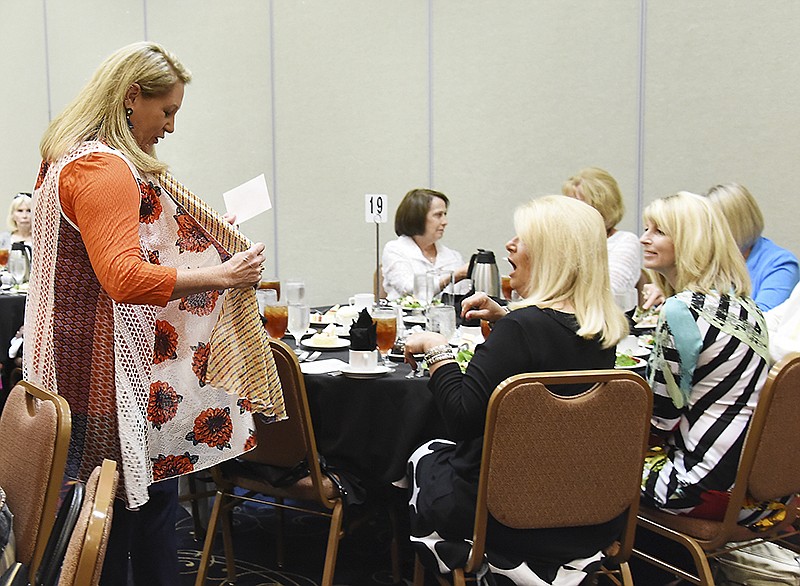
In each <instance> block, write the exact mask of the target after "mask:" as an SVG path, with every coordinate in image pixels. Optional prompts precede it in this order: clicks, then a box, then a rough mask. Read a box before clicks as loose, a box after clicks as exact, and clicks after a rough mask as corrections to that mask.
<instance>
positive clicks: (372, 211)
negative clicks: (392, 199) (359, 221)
mask: <svg viewBox="0 0 800 586" xmlns="http://www.w3.org/2000/svg"><path fill="white" fill-rule="evenodd" d="M388 207H389V198H388V197H387V196H386V195H384V194H382V193H367V194H366V195H365V196H364V220H365V221H366V222H367V223H369V224H385V223H386V222H388V221H389V212H388V211H387V208H388Z"/></svg>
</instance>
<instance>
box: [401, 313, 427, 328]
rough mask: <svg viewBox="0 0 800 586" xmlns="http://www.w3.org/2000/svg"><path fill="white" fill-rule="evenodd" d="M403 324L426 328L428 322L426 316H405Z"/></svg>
mask: <svg viewBox="0 0 800 586" xmlns="http://www.w3.org/2000/svg"><path fill="white" fill-rule="evenodd" d="M403 323H407V324H416V325H420V326H424V325H425V324H426V323H427V320H426V319H425V316H424V315H405V316H403Z"/></svg>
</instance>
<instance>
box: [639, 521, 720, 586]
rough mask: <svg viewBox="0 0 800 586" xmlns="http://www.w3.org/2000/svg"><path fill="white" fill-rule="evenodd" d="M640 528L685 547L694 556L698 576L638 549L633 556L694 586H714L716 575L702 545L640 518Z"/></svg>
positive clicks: (681, 534)
mask: <svg viewBox="0 0 800 586" xmlns="http://www.w3.org/2000/svg"><path fill="white" fill-rule="evenodd" d="M639 527H640V528H643V529H647V530H649V531H652V532H654V533H657V534H658V535H662V536H663V537H666V538H667V539H671V540H672V541H674V542H676V543H678V544H679V545H682V546H683V547H685V548H686V549H687V550H688V551H689V553H690V554H691V555H692V560H693V561H694V567H695V570H696V571H697V575H696V576H693V575H692V574H690V573H688V572H686V571H685V570H682V569H681V568H678V567H676V566H673V565H671V564H669V563H667V562H665V561H663V560H660V559H658V558H657V557H655V556H652V555H650V554H648V553H645V552H643V551H640V550H638V549H636V548H634V549H633V555H635V556H636V557H638V558H639V559H642V560H644V561H646V562H647V563H649V564H651V565H654V566H656V567H657V568H660V569H662V570H664V571H667V572H670V573H673V574H675V575H676V576H678V577H679V578H682V579H683V580H686V581H688V582H691V583H692V584H699V585H700V586H714V575H713V573H712V572H711V566H709V564H708V558H707V557H706V552H705V551H703V548H702V547H700V544H699V543H697V542H696V541H695V540H694V539H691V538H690V537H688V536H687V535H684V534H683V533H679V532H678V531H673V530H672V529H669V528H668V527H664V526H661V525H658V524H656V523H653V522H652V521H650V520H649V519H644V518H641V517H640V518H639Z"/></svg>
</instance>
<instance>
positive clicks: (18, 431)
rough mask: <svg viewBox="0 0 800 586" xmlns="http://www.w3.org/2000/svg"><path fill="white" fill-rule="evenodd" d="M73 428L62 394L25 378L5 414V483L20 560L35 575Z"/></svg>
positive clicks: (0, 463) (0, 422) (1, 465)
mask: <svg viewBox="0 0 800 586" xmlns="http://www.w3.org/2000/svg"><path fill="white" fill-rule="evenodd" d="M71 429H72V420H71V417H70V411H69V405H67V402H66V401H65V400H64V399H63V398H62V397H59V396H58V395H54V394H52V393H48V392H46V391H43V390H41V389H38V388H36V387H34V386H33V385H31V384H29V383H27V382H24V381H22V382H20V383H19V384H17V385H16V386H15V387H14V388H13V389H11V393H10V394H9V396H8V399H7V400H6V404H5V407H4V409H3V414H2V417H0V446H2V447H1V448H0V486H2V487H3V490H4V491H5V492H6V496H7V501H8V506H9V508H10V509H11V512H12V513H13V514H14V536H15V538H16V547H17V560H18V561H20V562H22V563H24V564H26V565H28V566H29V568H30V572H31V574H30V575H31V576H33V575H35V571H36V568H37V567H38V565H39V562H40V560H41V556H42V554H43V552H44V548H45V545H46V543H47V538H48V537H49V535H50V530H51V528H52V526H53V523H54V521H55V516H56V509H57V505H58V496H59V491H60V489H61V484H62V480H63V477H64V466H65V464H66V459H67V450H68V448H69V438H70V433H71Z"/></svg>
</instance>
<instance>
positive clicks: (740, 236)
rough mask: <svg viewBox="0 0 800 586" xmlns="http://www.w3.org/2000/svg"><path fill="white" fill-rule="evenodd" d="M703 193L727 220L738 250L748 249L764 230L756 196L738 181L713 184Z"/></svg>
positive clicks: (762, 217)
mask: <svg viewBox="0 0 800 586" xmlns="http://www.w3.org/2000/svg"><path fill="white" fill-rule="evenodd" d="M705 195H706V197H707V198H708V199H710V200H711V201H712V202H714V205H716V206H717V207H718V208H719V211H721V212H722V215H723V216H725V219H726V220H728V226H729V227H730V229H731V234H733V239H734V240H736V244H737V246H738V247H739V250H741V251H742V253H743V254H744V253H745V252H747V251H748V250H750V249H751V248H752V247H753V245H754V244H755V243H756V240H758V239H759V238H761V233H762V232H763V231H764V215H763V214H762V213H761V208H759V207H758V202H756V198H754V197H753V195H752V194H751V193H750V192H749V191H748V190H747V188H746V187H744V186H743V185H739V184H738V183H726V184H724V185H715V186H714V187H712V188H711V189H709V190H708V191H707V192H706V194H705Z"/></svg>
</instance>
